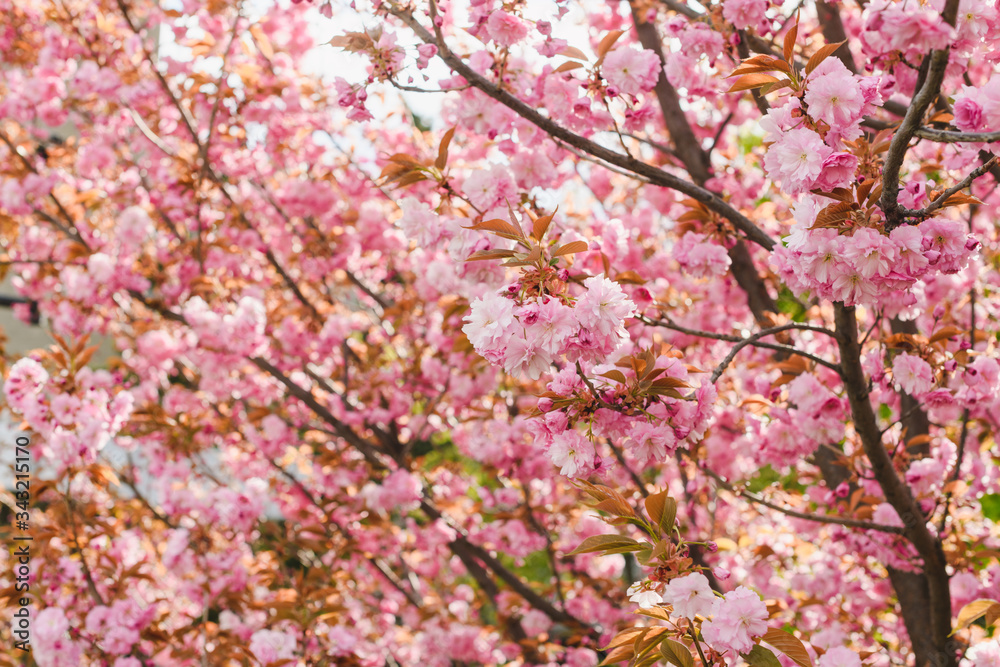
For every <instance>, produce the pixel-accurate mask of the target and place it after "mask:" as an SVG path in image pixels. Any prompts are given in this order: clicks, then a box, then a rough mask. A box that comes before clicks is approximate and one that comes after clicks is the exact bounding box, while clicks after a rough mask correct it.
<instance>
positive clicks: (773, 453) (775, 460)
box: [745, 373, 846, 468]
mask: <svg viewBox="0 0 1000 667" xmlns="http://www.w3.org/2000/svg"><path fill="white" fill-rule="evenodd" d="M788 402H789V403H790V404H792V405H794V407H788V408H781V407H774V408H773V409H772V410H771V411H770V412H769V414H768V421H767V424H766V425H763V424H762V425H761V427H760V432H754V433H752V434H747V435H746V436H745V439H746V440H747V441H748V442H749V443H751V444H752V447H751V449H752V450H754V451H755V452H756V453H755V458H756V459H757V460H758V461H759V462H760V463H762V464H763V463H770V464H772V465H774V466H775V467H777V468H785V467H788V466H795V465H797V464H798V463H800V462H801V461H802V460H804V459H805V458H806V457H807V456H809V454H811V453H812V452H814V451H815V450H816V447H817V446H819V445H820V444H821V443H824V442H836V441H838V440H840V439H842V438H843V433H844V424H843V422H842V421H841V419H842V416H843V414H844V410H845V409H846V404H845V402H844V399H842V398H839V397H837V396H836V395H835V394H834V393H833V392H832V391H830V390H829V389H828V388H827V387H826V386H824V385H823V384H822V383H821V382H820V381H819V379H817V377H816V376H815V375H813V374H811V373H804V374H802V375H800V376H799V377H797V378H795V379H794V380H793V381H792V382H790V383H789V384H788Z"/></svg>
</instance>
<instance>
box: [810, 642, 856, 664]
mask: <svg viewBox="0 0 1000 667" xmlns="http://www.w3.org/2000/svg"><path fill="white" fill-rule="evenodd" d="M817 667H861V658H860V657H859V656H858V654H857V653H855V652H854V651H852V650H851V649H849V648H847V647H846V646H835V647H833V648H831V649H830V650H829V651H827V652H826V653H824V654H823V655H821V656H820V658H819V664H818V665H817Z"/></svg>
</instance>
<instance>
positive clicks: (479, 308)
mask: <svg viewBox="0 0 1000 667" xmlns="http://www.w3.org/2000/svg"><path fill="white" fill-rule="evenodd" d="M465 321H466V322H468V324H466V325H465V326H464V327H462V331H463V332H464V333H465V335H466V336H468V337H469V341H470V342H471V343H472V345H473V347H475V348H476V351H477V352H479V353H480V354H482V353H483V352H484V351H485V350H488V349H491V348H493V346H494V343H497V342H499V341H501V340H502V339H503V338H505V337H506V336H508V335H509V334H510V332H511V331H512V327H513V326H514V321H515V320H514V302H513V301H511V300H510V299H505V298H503V297H501V296H499V295H497V294H494V293H488V294H486V295H485V296H484V297H482V298H481V299H476V300H475V301H473V302H472V309H471V312H470V313H469V315H467V316H466V317H465Z"/></svg>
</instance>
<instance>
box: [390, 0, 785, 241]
mask: <svg viewBox="0 0 1000 667" xmlns="http://www.w3.org/2000/svg"><path fill="white" fill-rule="evenodd" d="M389 12H390V13H391V14H392V15H394V16H396V17H397V18H399V19H400V20H401V21H403V23H405V24H406V25H407V26H409V27H410V29H411V30H413V32H414V33H415V34H416V36H417V37H418V38H419V39H420V40H422V41H423V42H425V43H428V44H435V45H436V46H437V47H438V54H437V55H438V57H439V58H441V59H442V60H444V62H445V63H447V64H448V65H449V66H450V67H451V68H452V69H453V70H454V71H455V72H457V73H458V74H459V75H461V76H462V77H463V78H464V79H465V80H466V81H467V82H468V83H470V84H471V85H472V86H473V87H475V88H478V89H479V90H481V91H482V92H483V93H485V94H486V95H488V96H489V97H491V98H493V99H495V100H496V101H498V102H500V103H501V104H503V105H504V106H506V107H507V108H509V109H511V110H512V111H514V112H515V113H517V114H518V115H519V116H521V117H522V118H524V119H525V120H527V121H529V122H531V123H533V124H534V125H536V126H537V127H538V128H539V129H541V130H542V131H544V132H546V133H547V134H549V135H551V136H553V137H555V138H558V139H561V140H562V141H564V142H566V143H568V144H570V145H571V146H575V147H576V148H579V149H580V150H582V151H585V152H586V153H589V154H590V155H593V156H594V157H597V158H600V159H601V160H604V161H605V162H608V163H610V164H613V165H615V166H618V167H621V168H623V169H627V170H628V171H630V172H632V173H635V174H637V175H639V176H642V177H644V178H646V179H648V180H649V182H650V183H652V184H653V185H658V186H661V187H665V188H670V189H672V190H677V191H678V192H681V193H683V194H686V195H688V196H689V197H691V198H693V199H696V200H697V201H699V202H701V203H702V204H704V205H705V206H706V207H707V208H708V209H709V210H711V211H714V212H715V213H718V214H719V215H721V216H722V217H724V218H726V219H727V220H729V221H730V222H732V223H733V225H734V226H735V227H736V228H737V229H739V230H740V231H742V232H743V233H744V234H746V236H747V238H749V239H750V240H751V241H753V242H754V243H757V244H758V245H760V246H761V247H763V248H766V249H768V250H771V249H772V248H774V245H775V241H774V239H772V238H771V237H770V236H768V235H767V234H766V233H765V232H764V231H763V230H762V229H760V228H759V227H757V225H755V224H754V223H753V222H752V221H751V220H750V219H749V218H747V217H746V216H745V215H743V214H742V213H740V212H739V211H737V210H736V209H735V208H733V207H732V206H731V205H730V204H729V203H727V202H726V201H724V200H723V199H722V198H721V197H719V196H718V195H717V194H715V193H714V192H711V191H710V190H706V189H705V188H702V187H699V186H698V185H695V184H694V183H691V182H690V181H686V180H684V179H682V178H678V177H677V176H674V175H673V174H671V173H669V172H666V171H663V170H662V169H659V168H658V167H654V166H653V165H650V164H647V163H645V162H642V161H640V160H637V159H635V158H632V157H629V156H627V155H623V154H621V153H617V152H615V151H612V150H610V149H608V148H605V147H603V146H601V145H599V144H597V143H594V142H593V141H591V140H589V139H586V138H585V137H581V136H580V135H578V134H576V133H574V132H571V131H569V130H567V129H566V128H564V127H562V126H561V125H559V124H558V123H556V122H555V121H553V120H551V119H549V118H547V117H545V116H543V115H542V114H541V113H539V112H538V111H537V110H536V109H535V108H533V107H531V106H530V105H528V104H526V103H525V102H523V101H521V100H520V99H518V98H517V97H514V96H513V95H511V94H510V93H508V92H507V91H506V90H503V89H502V88H500V87H499V86H497V85H495V84H493V83H492V82H491V81H489V80H488V79H486V78H485V77H484V76H482V75H480V74H479V73H477V72H476V71H475V70H473V69H472V68H471V67H469V66H468V65H466V64H465V62H464V61H463V60H462V59H461V58H459V57H458V56H457V55H455V53H453V52H452V51H451V49H450V48H449V47H448V45H447V44H445V43H444V41H443V40H439V39H437V38H435V36H434V35H432V34H431V33H430V32H428V30H427V29H426V28H424V26H423V25H421V24H420V22H419V21H417V20H416V18H414V16H413V13H412V11H410V10H404V9H399V8H390V9H389Z"/></svg>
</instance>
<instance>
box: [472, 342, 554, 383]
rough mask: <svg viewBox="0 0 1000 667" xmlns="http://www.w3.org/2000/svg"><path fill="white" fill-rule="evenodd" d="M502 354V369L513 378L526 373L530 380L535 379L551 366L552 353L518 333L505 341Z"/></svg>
mask: <svg viewBox="0 0 1000 667" xmlns="http://www.w3.org/2000/svg"><path fill="white" fill-rule="evenodd" d="M502 354H503V358H502V362H501V363H502V364H503V369H504V371H506V372H507V373H509V374H510V375H512V376H513V377H515V378H517V377H521V375H527V376H528V377H529V378H531V379H532V380H537V379H538V378H540V377H541V376H542V373H544V372H545V371H547V370H548V369H549V368H550V367H551V366H552V359H553V355H552V353H550V352H549V351H548V350H546V349H545V348H543V347H540V346H538V345H536V344H535V343H534V342H532V341H529V340H527V339H526V338H524V337H523V336H520V335H515V336H512V337H511V338H510V339H509V340H508V341H506V348H505V349H503V350H502ZM487 359H489V357H488V356H487Z"/></svg>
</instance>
